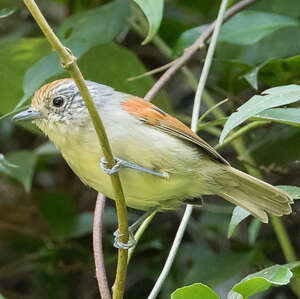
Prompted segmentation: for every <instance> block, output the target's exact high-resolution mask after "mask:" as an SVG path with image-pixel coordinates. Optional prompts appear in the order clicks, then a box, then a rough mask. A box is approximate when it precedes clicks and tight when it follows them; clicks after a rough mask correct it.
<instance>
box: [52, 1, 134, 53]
mask: <svg viewBox="0 0 300 299" xmlns="http://www.w3.org/2000/svg"><path fill="white" fill-rule="evenodd" d="M129 16H130V10H129V1H126V0H116V1H113V2H111V3H109V4H106V5H101V6H99V7H97V8H95V9H90V10H87V11H84V12H81V13H77V14H75V15H74V16H71V17H69V18H67V19H65V20H64V23H63V24H62V26H61V27H60V28H59V29H58V32H57V35H58V36H59V38H61V39H62V40H63V41H65V42H69V41H71V40H73V41H74V40H79V41H81V42H84V44H82V45H81V47H84V49H90V48H91V47H94V46H96V45H99V44H107V43H109V42H111V40H112V39H113V38H114V37H115V36H116V35H117V34H118V33H119V32H120V31H121V29H122V27H123V25H124V23H125V21H126V19H127V18H128V17H129Z"/></svg>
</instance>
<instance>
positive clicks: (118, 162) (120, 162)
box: [100, 157, 169, 179]
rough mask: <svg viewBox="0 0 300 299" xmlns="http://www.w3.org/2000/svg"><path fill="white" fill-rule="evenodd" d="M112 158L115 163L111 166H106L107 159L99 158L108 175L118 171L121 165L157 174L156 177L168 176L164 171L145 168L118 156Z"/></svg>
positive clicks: (166, 177)
mask: <svg viewBox="0 0 300 299" xmlns="http://www.w3.org/2000/svg"><path fill="white" fill-rule="evenodd" d="M114 159H115V165H114V166H113V167H112V168H108V167H107V161H106V159H105V158H104V157H102V158H101V160H100V166H101V168H102V169H103V171H104V172H105V173H106V174H108V175H113V174H115V173H116V172H118V171H119V170H120V168H121V166H122V167H127V168H131V169H135V170H137V171H141V172H145V173H149V174H152V175H155V176H158V177H162V178H165V179H168V178H169V175H168V173H166V172H158V171H155V170H152V169H148V168H145V167H143V166H140V165H137V164H134V163H130V162H127V161H125V160H122V159H120V158H118V157H114Z"/></svg>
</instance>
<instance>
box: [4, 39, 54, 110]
mask: <svg viewBox="0 0 300 299" xmlns="http://www.w3.org/2000/svg"><path fill="white" fill-rule="evenodd" d="M50 50H51V49H50V45H49V43H48V42H47V41H46V40H45V39H41V38H26V39H20V40H9V41H6V42H5V43H3V44H1V47H0V64H1V68H0V77H1V80H0V90H1V98H2V101H0V113H1V114H5V113H8V112H10V111H11V110H12V109H13V108H14V107H15V106H16V104H17V103H18V101H20V99H21V98H22V96H23V88H22V82H23V78H24V73H25V72H26V70H27V69H28V68H29V67H30V66H32V65H33V64H34V63H36V62H37V61H38V60H39V59H41V58H42V57H43V56H45V55H47V54H48V53H49V52H50Z"/></svg>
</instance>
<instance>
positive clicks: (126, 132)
mask: <svg viewBox="0 0 300 299" xmlns="http://www.w3.org/2000/svg"><path fill="white" fill-rule="evenodd" d="M85 82H86V85H87V87H88V89H89V92H90V93H91V96H92V98H93V101H94V103H95V105H96V108H97V111H98V113H99V115H100V117H101V119H102V121H103V124H104V127H105V130H106V133H107V136H108V139H109V143H110V145H111V149H112V153H113V155H114V158H115V161H116V164H115V166H114V167H113V168H112V169H109V168H108V167H107V163H106V161H105V159H104V158H103V152H102V150H101V147H100V145H99V141H98V138H97V135H96V131H95V129H94V126H93V123H92V121H91V118H90V115H89V112H88V110H87V108H86V105H85V102H84V100H83V98H82V96H81V94H80V92H79V90H78V88H77V86H76V84H75V82H74V81H73V80H72V79H71V78H64V79H59V80H55V81H53V82H50V83H48V84H45V85H44V86H42V87H41V88H40V89H39V90H37V91H36V92H35V94H34V96H33V98H32V101H31V106H30V108H28V109H27V110H25V111H22V112H20V113H18V114H16V115H15V116H14V117H13V120H16V121H19V120H31V121H32V122H33V123H35V124H36V125H37V127H39V128H40V129H41V130H42V131H43V132H44V133H45V135H47V136H48V137H49V138H50V140H51V141H52V142H53V143H54V144H55V146H56V147H57V148H58V149H59V150H60V152H61V154H62V156H63V157H64V159H65V160H66V162H67V163H68V164H69V166H70V167H71V169H72V170H73V171H74V173H75V174H76V175H77V176H78V177H79V178H80V179H81V181H82V182H83V183H85V184H86V185H88V186H90V187H92V188H93V189H95V190H97V191H98V192H102V193H103V194H105V195H106V196H108V197H110V198H112V199H113V197H114V194H113V188H112V184H111V181H110V175H112V174H114V173H115V172H119V176H120V179H121V183H122V187H123V191H124V195H125V201H126V205H127V206H128V207H131V208H134V209H138V210H143V211H151V210H153V209H157V210H162V211H163V210H172V209H176V208H177V207H178V206H179V205H181V204H182V203H183V202H184V203H189V202H190V203H195V199H197V198H201V196H203V195H218V196H219V197H222V198H223V199H225V200H227V201H229V202H231V203H233V204H235V205H237V206H240V207H242V208H244V209H245V210H247V211H248V212H249V213H251V214H252V215H253V216H254V217H256V218H258V219H259V220H260V221H262V222H264V223H267V222H268V214H271V215H275V216H283V215H288V214H290V213H291V204H292V203H293V200H292V199H291V198H290V196H289V195H288V194H287V193H286V192H284V191H282V190H280V189H278V188H276V187H274V186H272V185H270V184H268V183H266V182H263V181H262V180H259V179H257V178H255V177H252V176H250V175H248V174H246V173H244V172H242V171H240V170H238V169H236V168H233V167H231V166H230V164H229V163H228V162H227V161H226V160H225V159H224V158H223V157H222V156H221V155H220V154H219V153H218V152H217V151H216V150H215V149H214V148H213V147H211V146H210V145H209V144H208V143H207V142H206V141H204V140H203V139H202V138H200V137H199V136H198V135H197V134H196V133H194V132H193V131H192V130H191V129H189V128H188V127H187V126H186V125H184V124H183V123H182V122H181V121H179V120H177V119H176V118H174V117H172V116H171V115H169V114H168V113H166V112H164V111H163V110H161V109H160V108H158V107H156V106H155V105H153V104H151V103H150V102H148V101H146V100H144V99H142V98H140V97H138V96H134V95H130V94H126V93H123V92H120V91H117V90H115V89H113V88H112V87H109V86H106V85H102V84H99V83H96V82H92V81H88V80H86V81H85ZM196 202H197V200H196ZM199 203H200V199H199Z"/></svg>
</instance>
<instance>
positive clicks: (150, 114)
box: [122, 97, 229, 164]
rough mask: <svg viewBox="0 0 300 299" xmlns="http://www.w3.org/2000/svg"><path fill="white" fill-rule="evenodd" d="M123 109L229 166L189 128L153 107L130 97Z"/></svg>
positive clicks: (139, 99)
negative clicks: (196, 146)
mask: <svg viewBox="0 0 300 299" xmlns="http://www.w3.org/2000/svg"><path fill="white" fill-rule="evenodd" d="M122 105H123V109H124V110H125V111H127V112H128V113H130V114H131V115H133V116H135V117H137V118H138V119H140V120H142V121H143V122H144V123H146V124H148V125H151V126H154V127H155V128H157V129H159V130H161V131H164V132H166V133H168V134H171V135H173V136H176V137H178V138H181V139H185V140H187V141H190V142H192V143H194V144H196V145H198V146H200V147H201V148H202V149H204V150H205V151H206V152H207V153H208V154H209V155H210V156H211V157H213V158H214V159H215V160H217V161H219V162H221V163H223V164H229V163H228V162H227V161H226V160H225V159H224V158H223V157H222V156H221V155H220V154H219V153H218V152H217V151H216V150H215V149H214V148H212V147H211V146H210V145H209V144H208V143H207V142H206V141H204V140H203V139H202V138H200V137H199V136H198V135H197V134H196V133H194V132H193V131H192V130H191V129H190V128H188V127H187V126H186V125H185V124H183V123H182V122H181V121H179V120H178V119H176V118H175V117H173V116H171V115H169V114H168V113H166V112H164V111H162V110H161V109H159V108H158V107H156V106H155V105H153V104H151V103H149V102H147V101H145V100H143V99H141V98H138V97H131V98H129V99H127V100H126V101H125V102H123V103H122Z"/></svg>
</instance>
